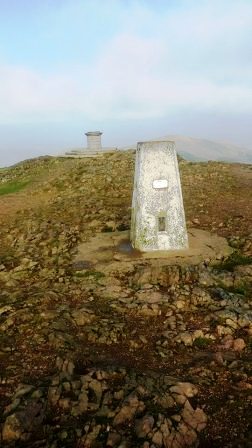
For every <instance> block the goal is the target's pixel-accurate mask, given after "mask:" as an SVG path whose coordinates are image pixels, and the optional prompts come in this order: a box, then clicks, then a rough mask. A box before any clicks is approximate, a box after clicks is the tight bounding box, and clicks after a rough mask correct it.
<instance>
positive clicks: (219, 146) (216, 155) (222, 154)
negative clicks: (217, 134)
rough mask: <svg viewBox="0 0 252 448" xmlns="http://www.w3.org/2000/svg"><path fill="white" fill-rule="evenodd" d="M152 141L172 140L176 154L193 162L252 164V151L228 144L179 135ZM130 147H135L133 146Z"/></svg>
mask: <svg viewBox="0 0 252 448" xmlns="http://www.w3.org/2000/svg"><path fill="white" fill-rule="evenodd" d="M153 140H173V141H175V143H176V148H177V152H178V154H180V155H181V156H182V157H183V158H185V159H186V160H190V161H195V162H204V161H208V160H214V161H224V162H240V163H252V149H251V150H250V149H248V148H243V147H240V146H236V145H232V144H230V143H222V142H214V141H211V140H206V139H202V138H193V137H184V136H181V135H166V136H163V137H158V138H153ZM131 147H136V145H133V146H131Z"/></svg>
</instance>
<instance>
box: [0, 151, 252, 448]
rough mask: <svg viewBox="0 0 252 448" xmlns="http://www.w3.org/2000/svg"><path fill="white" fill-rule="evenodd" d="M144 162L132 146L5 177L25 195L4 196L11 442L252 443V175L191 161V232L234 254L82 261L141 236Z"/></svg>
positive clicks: (4, 329) (4, 373)
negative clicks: (97, 247)
mask: <svg viewBox="0 0 252 448" xmlns="http://www.w3.org/2000/svg"><path fill="white" fill-rule="evenodd" d="M133 168H134V153H133V152H130V151H129V152H125V153H118V154H112V155H106V156H104V157H103V158H100V159H92V160H89V159H79V160H70V159H53V158H44V159H39V160H34V161H27V162H24V163H23V164H20V165H18V166H16V167H13V168H10V169H8V170H3V171H1V172H0V187H1V185H5V184H6V185H7V184H8V183H9V182H12V181H13V180H15V181H20V182H24V185H26V186H25V187H24V188H23V189H22V190H20V191H19V192H18V193H15V194H8V195H2V196H0V224H1V225H0V244H1V245H0V286H1V292H0V297H1V304H0V331H1V335H0V338H1V339H0V340H1V348H0V362H1V373H0V375H1V378H0V379H1V384H0V394H1V411H0V423H1V439H0V440H1V444H2V446H4V447H5V446H6V447H16V446H20V447H38V448H39V447H48V448H49V447H50V448H57V447H59V448H60V447H76V448H84V447H86V448H88V447H90V448H96V447H97V448H98V447H117V448H119V447H120V448H123V447H124V448H127V447H142V448H155V447H156V448H161V447H166V448H182V447H202V448H204V447H209V448H210V447H211V448H221V447H230V448H236V447H240V448H243V447H252V427H251V426H252V411H251V402H252V351H251V349H252V342H251V341H252V309H251V296H252V213H251V210H252V195H251V191H252V188H251V187H252V167H251V166H248V165H247V166H246V165H229V164H222V163H213V162H211V163H200V164H199V163H189V162H185V161H181V162H180V170H181V177H182V184H183V194H184V201H185V211H186V217H187V222H188V225H189V226H194V227H197V228H199V229H204V230H209V231H213V232H215V233H217V234H218V235H220V236H224V237H226V238H227V239H228V241H229V244H230V245H231V246H232V247H233V249H234V252H233V254H232V255H231V256H229V258H228V259H223V258H222V255H221V254H219V256H218V260H217V261H216V260H215V261H213V260H211V259H206V260H204V261H203V262H202V263H200V264H198V265H196V266H192V265H190V264H188V265H185V266H171V265H167V266H162V267H159V266H158V265H156V266H155V265H153V263H152V264H150V263H148V260H143V262H142V263H140V264H139V263H138V264H136V263H135V261H134V258H133V259H132V263H131V264H130V266H129V269H128V271H126V272H125V270H124V271H123V272H122V271H121V270H120V257H119V258H118V267H117V268H115V269H114V270H113V271H110V272H109V273H108V272H107V271H104V272H103V271H98V270H97V269H95V267H94V266H92V263H90V262H88V263H87V262H85V260H83V261H82V262H80V261H79V262H75V261H74V256H75V254H76V252H77V247H78V244H79V243H81V242H82V243H83V242H85V241H89V240H90V239H91V238H92V237H93V236H95V235H96V234H97V233H100V232H101V233H104V234H105V233H106V232H114V231H115V230H126V229H128V228H129V225H130V205H131V194H132V180H133ZM0 191H1V188H0ZM116 259H117V258H116V256H115V260H116Z"/></svg>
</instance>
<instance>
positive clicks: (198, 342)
mask: <svg viewBox="0 0 252 448" xmlns="http://www.w3.org/2000/svg"><path fill="white" fill-rule="evenodd" d="M211 342H212V341H211V340H210V339H208V338H204V337H199V338H196V339H195V340H194V342H193V345H194V346H195V347H198V348H207V347H208V346H209V345H210V344H211Z"/></svg>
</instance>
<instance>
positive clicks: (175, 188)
mask: <svg viewBox="0 0 252 448" xmlns="http://www.w3.org/2000/svg"><path fill="white" fill-rule="evenodd" d="M131 243H132V246H133V247H134V248H135V249H138V250H140V251H143V252H148V251H155V250H179V249H187V248H188V237H187V230H186V223H185V214H184V206H183V198H182V191H181V185H180V177H179V169H178V161H177V155H176V150H175V143H174V142H171V141H149V142H141V143H138V144H137V151H136V162H135V178H134V191H133V199H132V215H131Z"/></svg>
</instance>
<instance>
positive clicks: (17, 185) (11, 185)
mask: <svg viewBox="0 0 252 448" xmlns="http://www.w3.org/2000/svg"><path fill="white" fill-rule="evenodd" d="M29 183H30V180H23V181H15V182H7V183H6V184H3V185H0V196H3V195H4V194H12V193H17V192H18V191H20V190H23V189H24V188H25V187H26V186H27V185H28V184H29Z"/></svg>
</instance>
